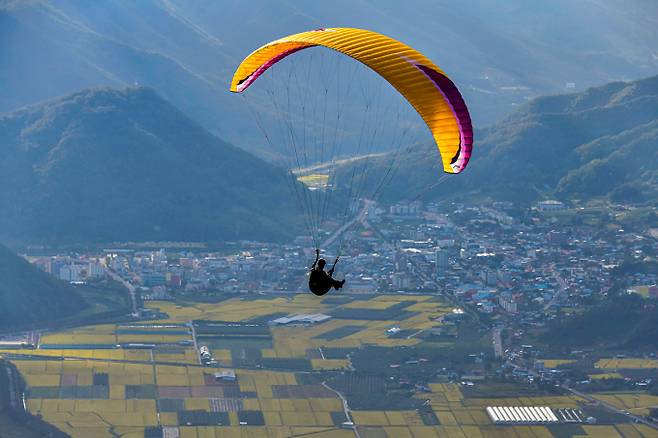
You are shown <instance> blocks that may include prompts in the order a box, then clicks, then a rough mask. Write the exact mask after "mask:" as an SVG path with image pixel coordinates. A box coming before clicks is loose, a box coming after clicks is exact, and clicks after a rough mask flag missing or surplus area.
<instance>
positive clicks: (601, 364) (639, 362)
mask: <svg viewBox="0 0 658 438" xmlns="http://www.w3.org/2000/svg"><path fill="white" fill-rule="evenodd" d="M595 366H596V368H601V369H606V370H618V369H651V368H658V359H644V358H623V359H618V358H610V359H600V360H599V361H597V362H596V364H595Z"/></svg>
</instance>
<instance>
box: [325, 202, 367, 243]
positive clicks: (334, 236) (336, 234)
mask: <svg viewBox="0 0 658 438" xmlns="http://www.w3.org/2000/svg"><path fill="white" fill-rule="evenodd" d="M373 202H374V201H370V200H368V199H366V200H365V201H364V202H363V208H362V209H361V211H360V212H359V214H358V215H356V216H355V217H354V218H353V219H352V220H351V221H349V222H346V223H345V224H343V226H342V227H340V228H339V229H337V230H336V231H334V233H333V234H332V235H331V236H329V237H328V238H327V240H325V241H324V242H323V243H322V245H321V246H320V247H321V248H329V246H330V245H331V244H333V243H334V242H335V241H336V239H338V238H339V237H340V236H341V235H342V234H343V233H344V232H345V231H347V230H349V229H350V228H352V227H353V226H354V224H356V223H357V222H361V221H363V220H364V219H365V218H366V216H367V215H368V207H370V205H371V204H372V203H373Z"/></svg>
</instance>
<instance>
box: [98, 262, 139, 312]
mask: <svg viewBox="0 0 658 438" xmlns="http://www.w3.org/2000/svg"><path fill="white" fill-rule="evenodd" d="M105 272H107V275H109V276H110V277H111V278H112V279H113V280H114V281H118V282H119V283H121V284H122V285H123V287H125V288H126V289H128V292H129V293H130V301H131V302H132V316H134V317H135V318H137V317H138V316H139V311H138V306H137V291H136V288H135V286H133V285H132V284H130V282H128V281H127V280H124V279H123V278H122V277H121V276H120V275H119V274H117V273H116V272H114V271H113V270H112V269H110V268H107V269H106V270H105Z"/></svg>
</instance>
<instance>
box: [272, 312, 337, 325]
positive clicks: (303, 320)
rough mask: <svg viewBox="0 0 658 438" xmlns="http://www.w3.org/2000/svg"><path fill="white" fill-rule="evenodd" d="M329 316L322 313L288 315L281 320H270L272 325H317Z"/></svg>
mask: <svg viewBox="0 0 658 438" xmlns="http://www.w3.org/2000/svg"><path fill="white" fill-rule="evenodd" d="M330 318H331V316H329V315H324V314H322V313H311V314H306V313H303V314H299V315H288V316H283V317H281V318H277V319H274V320H272V321H271V322H272V324H278V325H286V324H317V323H320V322H324V321H327V320H328V319H330Z"/></svg>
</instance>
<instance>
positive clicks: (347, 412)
mask: <svg viewBox="0 0 658 438" xmlns="http://www.w3.org/2000/svg"><path fill="white" fill-rule="evenodd" d="M322 386H324V387H325V388H327V389H328V390H329V391H331V392H333V393H334V394H336V395H337V396H338V398H340V400H341V401H342V402H343V412H344V413H345V418H347V421H349V422H350V423H352V430H353V431H354V436H356V438H361V435H359V429H357V427H356V424H354V420H353V419H352V411H351V410H350V407H349V405H348V404H347V399H346V398H345V396H343V394H341V393H340V392H339V391H338V390H335V389H334V388H332V387H331V386H329V385H327V382H322Z"/></svg>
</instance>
